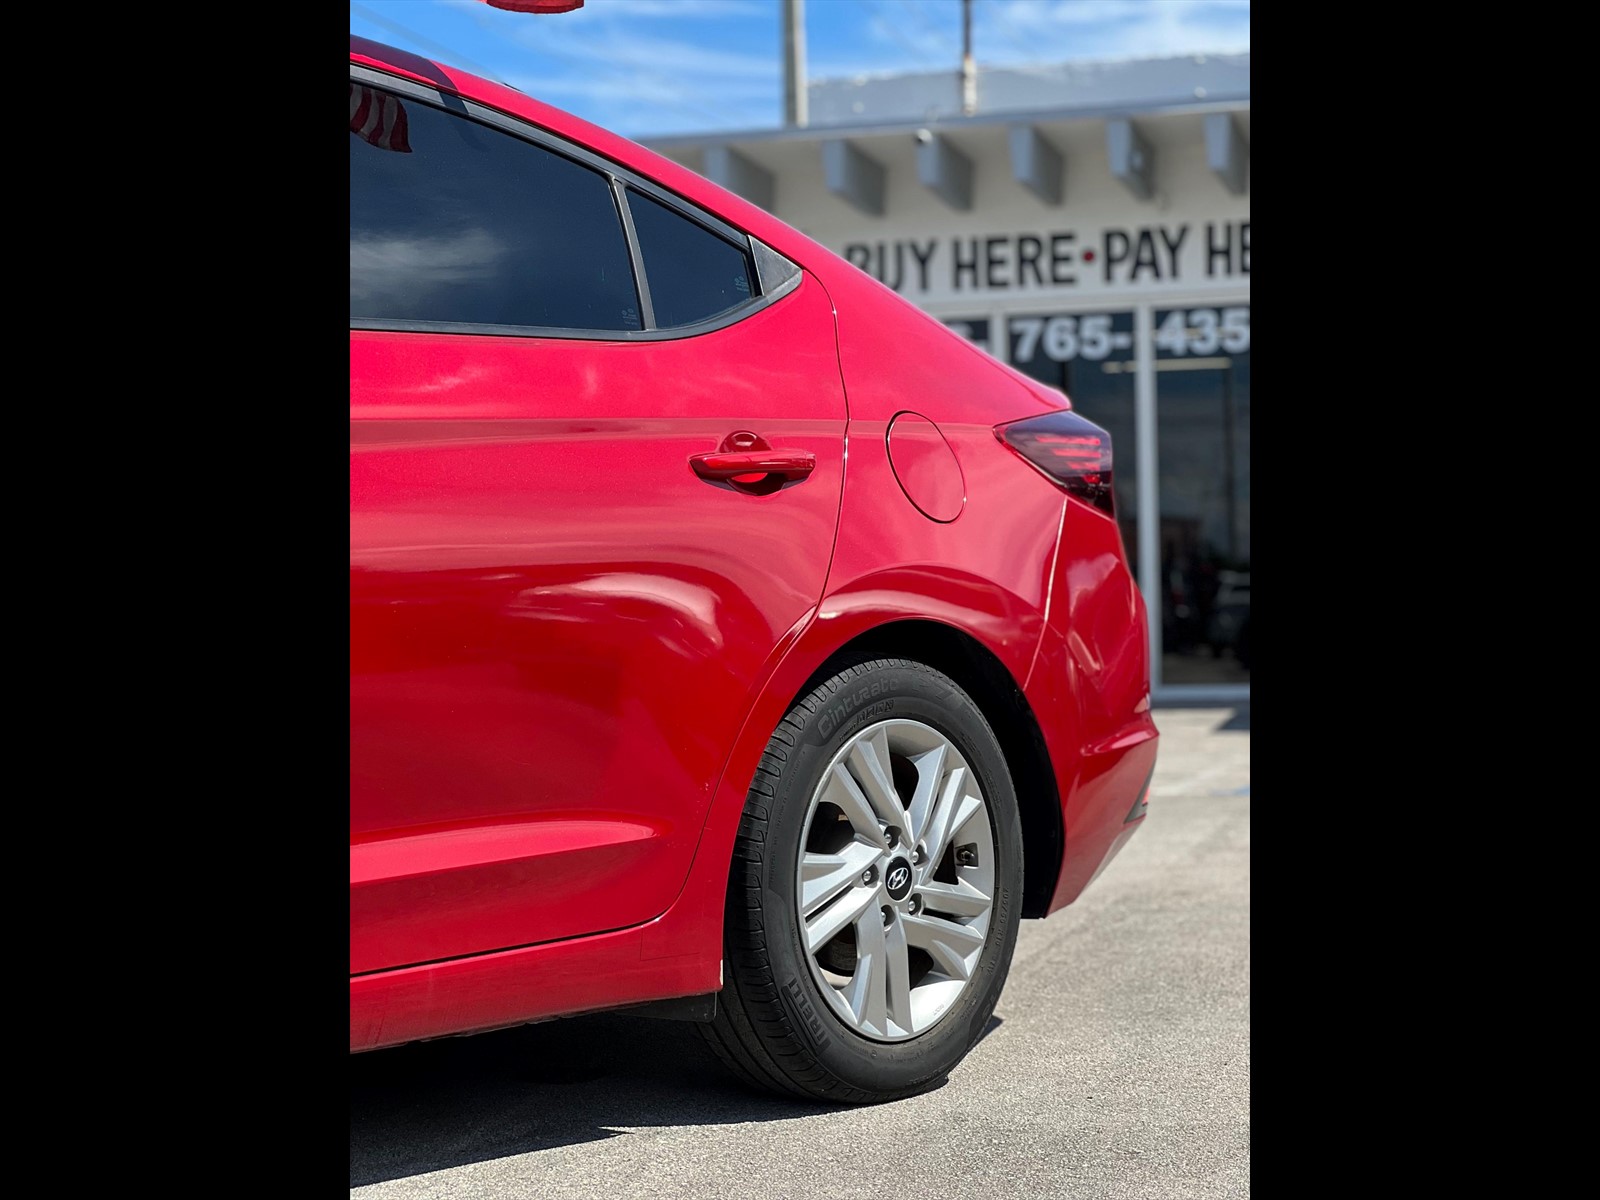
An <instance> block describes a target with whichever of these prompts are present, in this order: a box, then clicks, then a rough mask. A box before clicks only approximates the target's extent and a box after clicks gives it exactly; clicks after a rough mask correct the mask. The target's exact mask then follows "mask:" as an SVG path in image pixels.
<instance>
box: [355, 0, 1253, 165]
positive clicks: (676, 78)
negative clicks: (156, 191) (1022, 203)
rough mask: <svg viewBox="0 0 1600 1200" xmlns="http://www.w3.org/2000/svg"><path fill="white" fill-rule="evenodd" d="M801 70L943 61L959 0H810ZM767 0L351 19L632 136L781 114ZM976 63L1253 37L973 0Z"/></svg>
mask: <svg viewBox="0 0 1600 1200" xmlns="http://www.w3.org/2000/svg"><path fill="white" fill-rule="evenodd" d="M805 8H806V73H807V76H808V77H809V78H812V79H826V78H836V77H840V76H852V75H865V74H880V73H885V72H898V71H935V70H950V71H954V70H956V69H957V67H958V66H959V64H960V60H961V3H960V0H806V6H805ZM781 11H782V6H781V4H780V3H779V0H587V2H586V3H585V5H584V7H583V8H581V9H578V10H577V11H576V12H571V13H563V14H559V15H554V16H529V15H523V14H518V13H507V12H501V11H499V10H498V9H493V8H490V7H489V6H488V5H487V4H484V3H482V0H359V2H357V0H351V4H350V32H351V33H356V34H360V35H361V36H363V37H369V38H373V39H375V40H377V41H380V42H387V43H388V44H390V45H393V46H399V47H402V48H403V49H407V50H414V51H416V52H418V53H421V54H425V55H427V56H428V57H430V58H437V59H441V60H443V61H446V62H451V63H454V64H455V65H457V66H461V67H464V68H466V69H467V70H471V71H476V72H478V73H479V74H483V75H487V76H489V77H491V78H494V79H498V80H500V81H501V82H504V83H509V84H511V85H513V86H514V87H518V88H521V89H522V90H523V91H525V92H527V93H528V94H529V95H531V96H536V97H538V98H539V99H541V100H544V101H546V102H547V103H550V104H554V105H556V106H557V107H558V108H564V109H566V110H567V111H569V112H572V113H576V114H577V115H578V116H581V117H584V118H586V119H587V120H590V121H593V122H595V123H596V124H598V125H604V126H606V127H607V128H609V129H614V130H616V131H617V132H618V133H622V134H625V135H627V136H630V137H639V136H643V135H646V134H661V133H691V132H700V131H705V130H722V129H754V128H761V127H770V126H775V125H778V124H781V123H782V116H783V113H782V106H783V63H782V40H781V16H780V14H781ZM972 26H973V29H972V41H973V54H974V56H975V57H976V58H977V60H978V64H979V65H980V66H1013V65H1018V64H1022V63H1050V62H1065V61H1068V60H1085V59H1119V58H1147V57H1158V56H1161V55H1171V54H1200V53H1212V54H1221V53H1229V52H1238V51H1244V50H1249V49H1250V3H1249V0H975V2H974V4H973V19H972Z"/></svg>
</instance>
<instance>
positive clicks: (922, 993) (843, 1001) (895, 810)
mask: <svg viewBox="0 0 1600 1200" xmlns="http://www.w3.org/2000/svg"><path fill="white" fill-rule="evenodd" d="M800 845H801V851H800V864H799V869H798V871H797V874H796V879H795V896H796V898H797V899H796V907H797V908H798V910H799V917H800V943H801V946H802V948H803V949H804V950H805V953H806V957H807V959H808V960H809V962H810V964H811V974H812V978H814V979H815V980H816V982H817V985H818V986H819V987H820V988H821V989H822V994H823V996H824V997H826V998H827V1001H828V1003H829V1004H830V1005H832V1007H833V1011H834V1013H835V1014H836V1015H837V1016H838V1017H839V1019H840V1020H841V1021H843V1022H844V1023H845V1024H846V1025H848V1026H849V1027H850V1028H852V1029H854V1030H855V1031H856V1032H857V1033H859V1034H861V1035H862V1036H864V1037H868V1038H872V1039H873V1040H874V1041H880V1042H901V1041H905V1040H906V1039H907V1038H913V1037H916V1036H918V1035H919V1034H923V1033H926V1032H927V1031H928V1030H929V1029H931V1028H932V1027H933V1026H934V1025H936V1024H938V1023H939V1021H940V1020H941V1019H942V1018H943V1017H944V1016H945V1014H946V1013H948V1012H949V1011H950V1009H951V1007H952V1006H953V1005H954V1004H955V1002H956V1001H957V1000H958V999H959V998H960V997H961V995H962V993H963V992H965V991H966V988H967V984H968V982H969V981H970V980H971V979H972V976H973V975H974V973H975V972H976V971H977V968H978V960H979V958H980V957H981V956H982V954H983V944H984V940H985V939H986V938H987V937H988V934H989V917H990V913H991V910H992V908H993V905H994V872H995V861H994V860H995V851H994V835H993V833H992V832H991V828H990V823H989V806H988V803H987V801H986V800H985V799H984V796H983V791H982V789H981V788H980V787H979V786H978V779H977V776H976V774H975V773H974V772H973V770H972V769H971V767H970V766H969V765H968V763H967V760H966V759H965V757H963V756H962V754H961V751H960V750H959V749H957V747H956V745H955V743H954V742H952V741H951V740H950V739H949V738H947V737H945V735H944V734H942V733H940V732H939V731H938V730H937V729H934V728H932V727H931V726H928V725H924V724H922V723H921V722H920V721H880V722H879V723H878V724H876V725H871V726H868V727H867V728H866V729H863V730H862V731H861V732H860V733H858V734H856V736H855V737H853V738H852V739H851V740H850V741H849V742H847V743H846V744H845V746H844V747H843V749H841V750H840V751H839V753H838V754H836V755H834V757H833V761H832V762H830V763H829V764H828V768H827V770H826V771H824V772H823V774H822V782H821V783H820V784H819V785H818V786H817V790H816V791H815V792H814V793H813V794H812V797H811V805H810V808H809V809H808V810H807V812H806V821H805V828H804V835H803V837H802V839H801V843H800ZM902 872H903V873H904V874H903V875H902Z"/></svg>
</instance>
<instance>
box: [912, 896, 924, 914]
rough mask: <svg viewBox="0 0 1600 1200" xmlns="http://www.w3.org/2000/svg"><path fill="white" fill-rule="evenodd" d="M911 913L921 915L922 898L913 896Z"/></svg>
mask: <svg viewBox="0 0 1600 1200" xmlns="http://www.w3.org/2000/svg"><path fill="white" fill-rule="evenodd" d="M911 911H912V912H913V913H919V912H921V911H922V897H921V896H912V897H911Z"/></svg>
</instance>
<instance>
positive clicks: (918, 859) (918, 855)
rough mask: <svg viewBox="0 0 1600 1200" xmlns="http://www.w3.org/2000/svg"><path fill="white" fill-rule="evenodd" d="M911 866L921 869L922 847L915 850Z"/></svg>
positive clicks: (912, 853) (912, 854)
mask: <svg viewBox="0 0 1600 1200" xmlns="http://www.w3.org/2000/svg"><path fill="white" fill-rule="evenodd" d="M911 865H912V866H914V867H920V866H921V865H922V847H921V846H918V847H917V848H916V849H915V850H913V851H912V852H911Z"/></svg>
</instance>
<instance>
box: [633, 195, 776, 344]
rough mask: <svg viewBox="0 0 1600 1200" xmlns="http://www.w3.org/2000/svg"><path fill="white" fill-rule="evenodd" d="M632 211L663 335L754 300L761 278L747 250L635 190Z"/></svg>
mask: <svg viewBox="0 0 1600 1200" xmlns="http://www.w3.org/2000/svg"><path fill="white" fill-rule="evenodd" d="M628 210H629V212H630V214H631V215H632V217H633V229H634V233H635V234H636V235H637V236H638V238H639V254H640V257H642V258H643V259H644V274H645V278H646V279H647V280H648V281H649V284H650V305H651V307H652V308H653V309H654V310H655V318H656V324H657V325H658V326H660V327H661V328H662V329H675V328H677V327H679V326H682V325H693V324H695V323H696V322H697V321H704V320H707V319H709V318H711V317H714V316H717V315H718V314H719V313H725V312H727V311H728V310H729V309H730V308H737V307H738V306H739V305H741V304H743V303H744V302H745V301H747V300H749V299H750V297H751V295H752V294H753V293H754V291H755V288H754V286H753V280H754V278H755V276H754V272H752V271H751V269H750V256H749V255H748V254H747V253H746V252H745V251H744V250H743V249H742V248H741V247H739V246H735V245H734V244H733V243H732V242H729V241H727V240H726V239H724V238H722V237H720V236H718V235H717V234H715V233H712V232H711V231H710V230H709V229H707V228H706V227H705V226H704V225H700V224H698V223H697V222H695V221H691V220H689V218H687V217H685V216H683V215H682V214H680V213H678V212H676V211H674V210H673V209H671V208H668V207H667V206H666V205H665V204H662V203H660V202H658V201H656V200H652V199H651V198H650V197H649V196H645V195H642V194H641V193H639V192H636V191H633V190H632V189H631V188H630V189H629V191H628Z"/></svg>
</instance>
